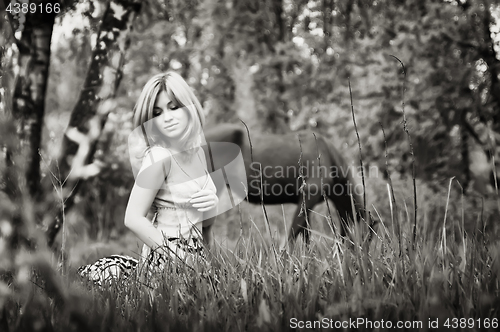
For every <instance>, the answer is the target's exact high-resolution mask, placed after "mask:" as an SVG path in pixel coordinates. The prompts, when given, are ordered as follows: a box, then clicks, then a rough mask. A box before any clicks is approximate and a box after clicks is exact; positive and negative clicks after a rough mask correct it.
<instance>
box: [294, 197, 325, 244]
mask: <svg viewBox="0 0 500 332" xmlns="http://www.w3.org/2000/svg"><path fill="white" fill-rule="evenodd" d="M320 199H321V195H320V194H314V195H311V193H310V192H308V191H305V192H304V194H303V198H302V199H301V200H300V203H299V205H298V206H297V210H296V212H295V216H294V218H293V222H292V227H291V229H290V236H289V237H288V239H289V240H295V239H296V238H297V237H298V236H299V235H302V236H303V237H304V241H305V242H306V243H309V238H310V236H311V232H310V230H309V225H308V224H307V222H311V219H310V218H309V216H310V213H309V211H310V210H312V209H313V208H314V206H315V205H316V204H318V202H319V201H320ZM301 210H302V213H301ZM306 218H307V219H306Z"/></svg>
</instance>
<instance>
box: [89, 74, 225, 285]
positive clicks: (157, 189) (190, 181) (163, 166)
mask: <svg viewBox="0 0 500 332" xmlns="http://www.w3.org/2000/svg"><path fill="white" fill-rule="evenodd" d="M133 121H134V127H136V130H134V132H133V133H132V134H131V135H130V137H129V151H130V158H131V162H132V168H133V170H134V176H135V183H134V186H133V188H132V191H131V193H130V198H129V201H128V204H127V208H126V212H125V226H126V227H128V228H129V229H130V230H131V231H132V232H134V233H135V235H137V237H138V238H139V239H140V240H142V241H143V242H144V246H143V250H142V255H141V258H142V259H144V263H146V267H147V268H148V269H147V270H148V271H153V270H156V271H158V270H161V269H162V268H163V265H164V263H165V262H166V260H168V259H169V258H168V257H170V259H176V260H180V261H182V262H184V263H187V264H188V265H192V264H194V261H195V260H198V259H199V258H200V257H203V256H204V253H203V243H202V242H204V243H205V244H206V245H209V244H210V242H211V238H212V232H211V227H212V225H213V222H214V219H215V216H216V215H217V204H218V198H217V195H216V189H215V185H214V183H213V181H212V179H211V177H210V175H209V174H208V171H207V165H206V161H205V160H206V159H205V155H204V152H203V150H202V149H201V147H200V145H201V144H204V143H205V142H204V137H203V131H202V128H203V125H204V122H205V118H204V113H203V109H202V107H201V105H200V102H199V101H198V99H197V98H196V96H195V95H194V93H193V92H192V91H191V89H190V87H189V86H188V84H187V83H186V82H185V81H184V79H183V78H182V77H181V76H180V75H178V74H176V73H174V72H167V73H163V74H158V75H155V76H153V77H152V78H151V79H150V80H149V81H148V82H147V83H146V85H145V86H144V88H143V90H142V92H141V95H140V96H139V100H138V101H137V104H136V106H135V108H134V117H133ZM148 214H149V215H154V217H153V218H152V219H153V220H151V218H148ZM103 260H107V261H103ZM110 260H115V261H116V263H118V261H123V256H111V257H107V258H104V259H101V260H100V261H102V263H103V264H107V266H110V265H113V264H109V263H110ZM98 263H99V261H98V262H97V263H95V264H91V265H87V266H85V267H82V268H80V269H79V272H80V274H81V275H84V274H87V275H88V274H89V273H91V274H94V277H93V276H92V275H89V277H90V278H91V279H94V281H98V282H99V283H101V282H102V281H103V280H107V279H114V278H117V277H119V275H120V273H121V275H122V276H123V274H125V276H128V274H129V273H128V272H127V271H125V272H124V271H118V272H117V273H114V271H110V269H109V268H102V267H101V268H100V269H99V267H97V266H96V264H98ZM131 266H132V270H133V269H134V268H135V267H136V266H137V264H134V261H132V264H131ZM115 270H119V269H117V268H116V267H115ZM129 270H131V269H129ZM99 274H100V277H99V279H97V277H95V275H99ZM117 274H118V276H117Z"/></svg>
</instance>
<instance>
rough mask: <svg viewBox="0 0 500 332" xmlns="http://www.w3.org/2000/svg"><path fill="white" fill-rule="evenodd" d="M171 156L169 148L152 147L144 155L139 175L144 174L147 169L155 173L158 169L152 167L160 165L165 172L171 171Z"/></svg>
mask: <svg viewBox="0 0 500 332" xmlns="http://www.w3.org/2000/svg"><path fill="white" fill-rule="evenodd" d="M171 156H172V153H171V152H170V151H169V150H168V149H167V148H164V147H161V146H152V147H150V148H148V149H147V150H146V152H145V154H144V158H143V160H142V166H141V170H140V171H139V173H142V172H143V171H144V170H146V169H148V170H150V171H154V170H156V168H158V167H154V168H152V167H151V166H160V165H161V166H162V167H161V168H163V169H164V170H170V159H171Z"/></svg>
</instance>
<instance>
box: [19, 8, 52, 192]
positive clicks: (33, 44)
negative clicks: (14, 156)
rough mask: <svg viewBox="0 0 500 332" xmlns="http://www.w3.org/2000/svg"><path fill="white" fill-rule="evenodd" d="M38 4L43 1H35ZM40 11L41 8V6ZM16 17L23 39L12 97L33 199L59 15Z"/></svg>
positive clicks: (38, 173) (34, 14) (29, 13)
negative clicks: (55, 23) (54, 27)
mask: <svg viewBox="0 0 500 332" xmlns="http://www.w3.org/2000/svg"><path fill="white" fill-rule="evenodd" d="M33 3H35V4H37V5H38V3H40V1H34V2H33ZM37 8H38V6H37ZM23 15H24V22H23V20H21V18H22V17H12V16H11V22H12V23H13V26H14V27H17V29H18V33H20V36H19V37H18V39H17V40H16V44H17V48H18V50H19V53H18V59H17V69H18V70H19V72H18V75H17V78H16V84H15V87H14V94H13V97H12V114H11V115H12V117H13V118H14V122H15V124H16V127H17V133H18V137H19V140H20V144H21V147H22V148H23V149H24V148H25V149H26V150H27V152H26V155H25V157H26V162H25V165H26V168H25V176H26V181H27V187H28V190H29V193H30V194H31V196H32V197H35V196H36V194H37V193H38V189H39V184H40V154H39V152H38V148H39V146H40V141H41V137H42V123H43V116H44V113H45V91H46V89H47V79H48V71H49V60H50V40H51V37H52V29H53V26H54V19H55V13H54V12H52V13H50V14H49V13H42V12H40V11H35V12H34V13H31V12H30V11H28V13H26V14H23Z"/></svg>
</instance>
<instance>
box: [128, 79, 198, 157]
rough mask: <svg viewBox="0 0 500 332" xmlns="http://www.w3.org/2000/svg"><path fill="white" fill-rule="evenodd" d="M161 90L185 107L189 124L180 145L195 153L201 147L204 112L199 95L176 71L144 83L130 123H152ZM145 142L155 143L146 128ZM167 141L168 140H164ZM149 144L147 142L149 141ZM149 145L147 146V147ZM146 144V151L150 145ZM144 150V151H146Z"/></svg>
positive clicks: (150, 124)
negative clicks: (197, 95)
mask: <svg viewBox="0 0 500 332" xmlns="http://www.w3.org/2000/svg"><path fill="white" fill-rule="evenodd" d="M161 91H165V92H166V93H167V95H168V98H169V99H170V100H171V101H172V102H174V103H175V104H176V106H178V107H185V108H186V109H187V111H188V114H189V119H190V121H189V123H188V126H187V128H186V130H185V132H184V133H183V134H182V136H181V137H180V140H179V141H180V142H181V144H182V146H181V148H182V149H183V150H184V151H188V154H189V152H192V153H194V152H195V150H196V149H193V148H195V147H197V146H200V144H201V143H202V142H201V134H202V130H203V126H204V125H205V114H204V112H203V108H202V107H201V104H200V102H199V101H198V98H196V96H195V95H194V93H193V91H192V90H191V88H190V87H189V85H188V84H187V83H186V81H185V80H184V79H183V78H182V77H181V76H180V75H179V74H177V73H176V72H172V71H170V72H166V73H161V74H157V75H155V76H153V77H151V78H150V79H149V80H148V81H147V83H146V84H145V85H144V88H143V89H142V92H141V94H140V96H139V99H138V100H137V103H136V105H135V107H134V117H133V125H134V127H135V128H137V127H141V126H144V125H145V124H146V123H147V124H146V125H148V124H149V126H147V127H150V126H152V121H150V120H152V119H153V117H154V116H153V108H154V105H155V102H156V98H157V96H158V94H159V93H160V92H161ZM147 129H148V130H146V132H148V137H147V139H148V141H149V142H151V143H152V144H151V145H154V144H155V140H157V137H155V135H154V134H152V133H153V131H152V128H151V127H150V128H147ZM167 143H168V141H167ZM148 145H150V144H149V143H148ZM149 147H150V146H149ZM149 147H146V150H147V149H148V148H149ZM146 150H145V151H146Z"/></svg>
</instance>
